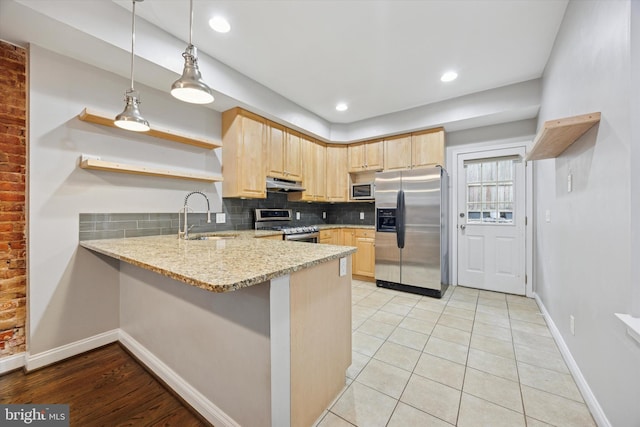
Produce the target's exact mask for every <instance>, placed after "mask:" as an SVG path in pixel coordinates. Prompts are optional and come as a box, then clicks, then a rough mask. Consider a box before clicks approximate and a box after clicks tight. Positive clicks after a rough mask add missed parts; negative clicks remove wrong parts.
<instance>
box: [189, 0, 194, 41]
mask: <svg viewBox="0 0 640 427" xmlns="http://www.w3.org/2000/svg"><path fill="white" fill-rule="evenodd" d="M192 39H193V0H190V1H189V46H193V43H192V42H191V40H192Z"/></svg>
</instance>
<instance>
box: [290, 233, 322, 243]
mask: <svg viewBox="0 0 640 427" xmlns="http://www.w3.org/2000/svg"><path fill="white" fill-rule="evenodd" d="M319 235H320V233H302V234H285V235H284V240H291V241H295V242H307V243H318V236H319Z"/></svg>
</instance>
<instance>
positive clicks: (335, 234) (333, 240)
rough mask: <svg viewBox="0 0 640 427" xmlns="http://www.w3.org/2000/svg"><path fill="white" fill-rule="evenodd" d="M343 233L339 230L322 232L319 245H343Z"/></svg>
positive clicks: (332, 229)
mask: <svg viewBox="0 0 640 427" xmlns="http://www.w3.org/2000/svg"><path fill="white" fill-rule="evenodd" d="M340 237H341V233H340V229H339V228H331V229H328V230H320V238H319V239H318V240H319V242H318V243H324V244H327V245H341V244H342V243H341V241H342V240H341V238H340Z"/></svg>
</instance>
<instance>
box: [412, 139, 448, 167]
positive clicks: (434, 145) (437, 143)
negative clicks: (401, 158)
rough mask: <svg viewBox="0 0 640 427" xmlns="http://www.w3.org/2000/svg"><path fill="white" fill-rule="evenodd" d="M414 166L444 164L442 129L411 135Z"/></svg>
mask: <svg viewBox="0 0 640 427" xmlns="http://www.w3.org/2000/svg"><path fill="white" fill-rule="evenodd" d="M411 145H412V166H413V167H414V168H420V167H428V166H436V165H441V166H444V130H439V131H435V132H433V131H431V132H421V133H414V134H412V135H411Z"/></svg>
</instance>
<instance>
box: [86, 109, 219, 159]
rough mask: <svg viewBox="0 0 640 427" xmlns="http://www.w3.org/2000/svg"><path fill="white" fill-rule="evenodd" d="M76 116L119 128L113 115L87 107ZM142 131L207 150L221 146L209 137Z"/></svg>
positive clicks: (153, 130)
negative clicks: (114, 122) (114, 121)
mask: <svg viewBox="0 0 640 427" xmlns="http://www.w3.org/2000/svg"><path fill="white" fill-rule="evenodd" d="M78 118H79V119H80V120H82V121H85V122H90V123H96V124H99V125H102V126H109V127H114V128H117V129H120V128H118V127H117V126H116V125H115V124H113V117H110V116H109V115H107V114H103V113H98V112H96V111H93V110H90V109H88V108H85V109H84V110H82V112H81V113H80V114H78ZM125 132H128V131H125ZM142 133H143V134H145V135H149V136H153V137H156V138H161V139H165V140H167V141H173V142H179V143H181V144H187V145H193V146H195V147H200V148H206V149H208V150H213V149H214V148H219V147H222V144H221V143H219V142H215V141H212V140H210V139H205V138H196V137H193V136H188V135H182V134H180V133H176V132H173V131H168V130H163V129H156V128H153V127H152V128H151V129H150V130H148V131H147V132H142Z"/></svg>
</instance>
